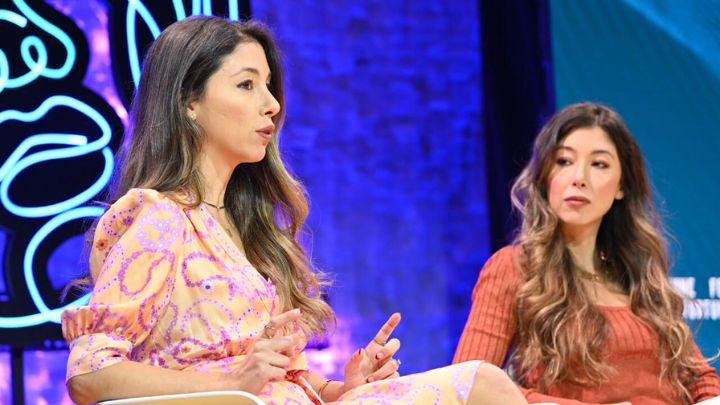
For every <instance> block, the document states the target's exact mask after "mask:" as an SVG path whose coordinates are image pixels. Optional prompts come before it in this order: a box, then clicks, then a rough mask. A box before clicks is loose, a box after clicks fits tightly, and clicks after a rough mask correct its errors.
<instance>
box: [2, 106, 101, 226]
mask: <svg viewBox="0 0 720 405" xmlns="http://www.w3.org/2000/svg"><path fill="white" fill-rule="evenodd" d="M58 106H66V107H69V108H73V109H75V110H77V111H80V112H82V113H83V114H85V115H86V116H87V117H88V118H90V119H92V120H93V121H94V122H95V123H96V124H97V125H98V127H100V130H101V131H102V135H101V136H100V138H98V139H96V140H94V141H92V142H89V143H87V138H85V137H83V136H82V135H75V134H39V135H34V136H31V137H29V138H27V139H25V140H24V141H23V142H22V143H21V144H20V146H18V148H17V149H16V150H15V151H14V152H13V153H12V154H11V155H10V157H9V158H8V160H7V161H6V162H5V163H4V164H3V165H2V166H0V202H2V204H3V205H4V206H5V208H7V210H8V211H10V212H12V213H13V214H15V215H18V216H21V217H26V218H38V217H45V216H50V215H55V214H58V213H60V212H63V211H66V210H68V209H71V208H74V207H77V206H79V205H80V204H83V203H85V202H87V201H89V200H90V199H91V198H92V197H93V196H95V195H97V194H98V193H99V192H100V191H101V190H102V189H103V187H105V185H106V184H107V183H108V181H109V180H110V176H111V175H112V169H113V166H114V162H113V156H112V152H111V151H110V149H109V148H107V145H108V144H109V142H110V138H111V135H112V134H111V130H110V124H108V122H107V121H106V120H105V118H104V117H103V116H102V115H101V114H100V113H98V112H97V111H95V110H94V109H93V108H92V107H90V106H89V105H87V104H85V103H83V102H82V101H80V100H77V99H75V98H72V97H68V96H53V97H50V98H48V99H47V100H45V101H44V102H43V103H42V104H41V105H40V107H38V108H37V109H36V110H34V111H32V112H27V113H24V112H20V111H16V110H7V111H3V112H0V124H2V123H3V122H5V121H8V120H17V121H23V122H29V121H36V120H38V119H40V118H41V117H42V116H44V115H45V114H47V112H48V111H49V110H50V109H52V108H55V107H58ZM47 141H51V142H52V144H64V145H69V146H68V147H65V148H58V149H51V150H43V151H40V152H36V153H30V154H28V155H25V153H26V152H27V151H28V150H30V148H32V147H33V146H35V145H40V144H43V142H47ZM101 149H102V153H103V157H104V158H105V167H104V169H103V172H102V174H101V175H100V177H99V178H98V179H97V180H96V181H95V182H94V183H93V184H92V185H91V186H90V187H88V188H87V189H86V190H84V191H83V192H81V193H79V194H78V195H76V196H74V197H71V198H69V199H67V200H65V201H61V202H58V203H55V204H50V205H44V206H38V207H25V206H21V205H18V204H15V203H14V202H13V201H12V200H11V199H10V195H9V189H10V185H11V184H12V181H13V179H15V177H16V176H17V175H18V174H20V173H21V172H22V171H23V170H25V169H27V168H28V167H30V166H32V165H35V164H38V163H41V162H44V161H47V160H55V159H66V158H70V157H77V156H82V155H87V154H89V153H92V152H97V151H99V150H101Z"/></svg>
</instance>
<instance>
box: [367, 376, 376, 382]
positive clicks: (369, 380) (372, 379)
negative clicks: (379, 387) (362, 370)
mask: <svg viewBox="0 0 720 405" xmlns="http://www.w3.org/2000/svg"><path fill="white" fill-rule="evenodd" d="M373 381H375V378H373V377H368V379H367V382H369V383H371V382H373Z"/></svg>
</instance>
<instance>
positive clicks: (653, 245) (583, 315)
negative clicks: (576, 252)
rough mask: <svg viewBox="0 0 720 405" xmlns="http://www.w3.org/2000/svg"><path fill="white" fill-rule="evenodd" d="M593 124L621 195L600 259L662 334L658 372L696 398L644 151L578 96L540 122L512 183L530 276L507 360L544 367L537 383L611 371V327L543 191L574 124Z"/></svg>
mask: <svg viewBox="0 0 720 405" xmlns="http://www.w3.org/2000/svg"><path fill="white" fill-rule="evenodd" d="M590 127H598V128H601V129H602V130H603V131H605V133H606V134H607V135H608V136H609V138H610V139H611V140H612V142H613V144H614V145H615V147H616V149H617V151H618V154H619V160H620V164H621V171H622V174H621V180H620V182H621V183H620V185H621V189H622V191H623V193H624V198H623V199H622V200H615V202H614V203H613V205H612V207H611V208H610V210H609V211H608V212H607V214H605V216H604V217H603V219H602V222H601V225H600V229H599V231H598V236H597V242H596V243H597V245H596V248H595V252H596V255H597V256H598V257H596V260H595V262H596V263H598V265H599V266H601V267H602V270H603V271H607V272H609V273H610V274H612V276H613V278H614V280H616V281H617V283H618V284H619V285H620V286H621V288H622V290H623V292H624V293H625V294H627V295H628V296H629V297H630V309H631V311H632V312H633V314H635V315H636V316H638V317H639V318H640V319H642V320H643V321H644V322H645V323H646V324H647V325H649V326H650V327H651V328H652V329H653V330H654V331H655V332H656V333H657V335H658V338H659V342H660V365H661V373H660V379H661V380H662V379H663V378H665V376H667V378H668V379H669V381H670V383H671V384H672V387H673V388H674V390H675V392H676V393H677V394H678V397H679V398H680V399H681V400H682V401H683V402H685V403H690V402H691V400H692V398H691V396H690V393H689V391H688V389H687V388H686V387H687V386H688V385H689V384H691V383H692V382H693V379H694V378H695V376H696V368H697V366H698V365H699V364H700V361H699V360H697V359H696V358H695V357H694V355H693V345H692V335H691V333H690V331H689V328H688V326H687V325H686V323H685V322H684V321H683V319H682V312H683V298H682V297H681V296H680V294H678V293H677V292H676V291H675V290H674V289H673V287H672V285H671V283H670V280H669V277H668V271H669V257H668V249H667V245H666V241H665V238H664V235H665V232H664V228H663V225H662V222H661V219H660V217H659V215H658V213H657V210H656V209H655V206H654V204H653V199H652V195H651V188H650V184H649V181H648V177H647V174H646V170H645V164H644V159H643V155H642V153H641V151H640V147H639V146H638V144H637V142H636V141H635V140H634V139H633V137H632V135H631V134H630V131H629V130H628V128H627V126H626V125H625V123H624V122H623V120H622V118H620V116H619V115H618V114H617V113H616V112H615V111H613V110H611V109H610V108H608V107H606V106H603V105H600V104H594V103H579V104H574V105H570V106H568V107H567V108H565V109H563V110H562V111H560V112H558V113H557V114H555V115H554V116H553V117H552V118H551V119H550V120H549V122H548V123H547V124H546V125H545V126H544V127H543V128H542V129H541V130H540V133H539V134H538V136H537V138H536V140H535V144H534V147H533V153H532V157H531V159H530V161H529V163H528V164H527V166H526V167H525V168H524V170H523V171H522V173H521V174H520V176H519V177H518V179H517V180H516V181H515V184H514V185H513V187H512V202H513V205H514V207H515V208H516V209H517V211H518V212H519V213H520V215H521V218H522V225H521V228H520V230H519V232H518V235H517V237H516V239H515V244H517V245H520V246H521V247H522V249H521V251H522V254H520V255H519V257H518V260H519V262H520V263H519V265H520V268H522V269H523V271H524V279H523V281H522V283H521V285H520V287H519V290H518V294H517V301H516V304H517V305H516V311H517V313H516V315H517V330H518V334H517V337H516V341H515V342H514V350H513V352H512V354H511V357H510V362H509V364H510V368H511V369H512V371H513V373H514V374H515V376H516V378H517V379H518V380H519V381H520V382H521V383H524V384H528V383H529V381H528V378H529V375H530V373H531V371H532V370H534V369H535V368H536V367H538V366H540V367H542V369H543V370H544V375H543V376H542V377H541V379H540V380H539V381H538V384H540V386H539V387H537V388H538V389H540V390H546V389H547V388H548V387H549V386H551V385H552V384H556V383H561V382H572V383H578V384H584V385H587V384H596V383H600V382H602V381H604V380H607V378H608V376H609V374H610V373H612V371H613V370H612V367H611V366H609V365H608V364H606V363H605V362H604V361H603V358H602V357H601V356H600V350H601V346H602V344H603V341H604V340H605V338H606V337H607V335H608V326H607V324H606V321H605V318H604V317H603V316H602V315H601V314H600V313H599V312H598V310H597V308H596V307H595V306H594V305H593V304H592V302H591V301H590V300H589V298H588V297H589V296H590V294H589V293H588V292H587V291H586V289H585V287H584V284H583V283H582V281H581V280H580V279H579V278H578V277H576V276H575V274H576V272H575V271H574V268H575V264H574V263H573V260H572V257H571V255H570V251H569V250H568V247H567V245H566V243H565V242H564V240H563V238H562V236H561V234H560V231H559V226H558V225H559V223H558V217H557V216H556V214H555V213H554V212H553V210H552V209H551V208H550V205H549V203H548V196H547V180H548V176H549V174H550V172H551V170H552V167H553V164H554V157H555V153H556V150H557V147H558V146H559V144H560V143H561V141H562V140H563V139H564V138H565V137H566V136H567V135H568V134H570V133H571V132H572V131H574V130H576V129H578V128H590ZM600 252H604V253H603V254H604V256H603V257H602V258H600ZM659 383H660V381H658V384H659Z"/></svg>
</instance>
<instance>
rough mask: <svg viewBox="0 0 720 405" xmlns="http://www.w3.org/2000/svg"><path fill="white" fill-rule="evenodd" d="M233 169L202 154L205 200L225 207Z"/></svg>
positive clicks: (201, 163) (201, 171) (201, 166)
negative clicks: (226, 192)
mask: <svg viewBox="0 0 720 405" xmlns="http://www.w3.org/2000/svg"><path fill="white" fill-rule="evenodd" d="M232 172H233V168H231V167H229V166H227V165H224V164H221V163H219V162H218V161H217V160H213V159H210V158H209V156H208V155H206V154H204V153H203V154H202V157H201V159H200V175H201V176H202V182H203V190H202V192H203V194H202V195H203V199H204V200H205V201H206V202H209V203H211V204H213V205H216V206H218V207H220V206H223V205H225V190H226V189H227V185H228V182H230V176H231V175H232Z"/></svg>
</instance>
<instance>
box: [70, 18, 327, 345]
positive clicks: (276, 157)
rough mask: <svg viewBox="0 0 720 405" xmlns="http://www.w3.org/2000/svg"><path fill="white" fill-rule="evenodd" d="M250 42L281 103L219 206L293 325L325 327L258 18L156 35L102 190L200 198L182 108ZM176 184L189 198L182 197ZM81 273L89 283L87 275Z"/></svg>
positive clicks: (319, 276) (299, 191)
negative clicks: (294, 316)
mask: <svg viewBox="0 0 720 405" xmlns="http://www.w3.org/2000/svg"><path fill="white" fill-rule="evenodd" d="M252 42H254V43H258V44H259V45H261V46H262V48H263V50H264V51H265V56H266V58H267V62H268V65H269V67H270V72H271V82H270V85H269V89H270V92H271V93H272V95H273V96H274V97H275V99H276V100H277V101H278V103H279V104H280V112H279V113H278V114H277V115H275V116H274V117H273V118H272V120H273V123H274V124H275V128H276V129H275V133H274V134H273V137H272V140H271V141H270V143H269V144H268V145H267V148H266V154H265V157H264V158H263V159H262V160H261V161H260V162H257V163H244V164H240V165H238V166H237V167H236V168H235V170H234V171H233V173H232V176H231V178H230V181H229V183H228V185H227V189H226V192H225V199H224V205H225V207H226V209H227V211H228V213H229V214H230V216H231V218H232V221H233V222H234V224H235V226H236V227H237V229H238V231H239V234H240V239H241V241H242V244H243V248H244V249H245V254H246V255H247V258H248V260H249V261H250V263H251V264H252V265H253V266H254V267H255V268H256V269H257V270H258V271H259V272H260V273H261V274H262V275H263V276H264V277H266V278H269V279H270V280H272V281H273V283H274V284H275V287H276V289H277V291H278V296H279V298H280V301H281V307H282V308H283V309H284V310H289V309H292V308H300V309H301V310H302V311H303V315H304V316H303V318H302V320H301V321H300V323H301V325H300V326H301V328H302V329H303V330H304V331H305V332H306V333H308V334H310V335H318V334H323V333H326V332H327V331H328V329H329V328H330V327H332V326H334V323H335V316H334V314H333V312H332V310H331V309H330V307H329V306H328V305H327V303H326V302H325V301H323V300H322V298H321V296H320V295H321V289H322V288H325V287H326V286H327V285H329V282H327V281H325V275H324V274H323V273H321V272H319V271H317V270H316V269H314V268H313V266H312V263H311V261H310V260H309V258H308V257H307V255H306V253H305V251H304V250H303V248H302V247H301V246H300V244H299V242H298V239H299V238H300V237H301V236H302V235H303V232H302V231H303V226H304V223H305V220H306V218H307V215H308V202H307V197H306V193H305V189H304V187H303V186H302V184H300V182H299V181H298V180H296V179H295V178H294V177H293V176H292V175H291V174H290V173H289V172H288V170H287V169H286V167H285V165H284V164H283V161H282V159H281V156H280V151H279V147H278V138H279V137H278V135H279V131H280V128H281V126H282V122H283V118H284V115H285V114H284V113H285V100H284V96H283V85H282V69H281V62H280V54H279V50H278V48H277V46H276V44H275V41H274V39H273V37H272V35H271V33H270V31H269V29H268V28H267V27H266V26H264V25H263V24H261V23H259V22H256V21H249V22H237V21H230V20H226V19H222V18H218V17H206V16H200V17H190V18H187V19H184V20H181V21H179V22H176V23H174V24H172V25H170V26H169V27H167V28H166V29H165V30H164V31H163V32H162V33H161V34H160V36H159V37H158V38H157V39H156V40H155V42H153V44H152V46H151V47H150V49H149V51H148V53H147V56H146V58H145V61H144V64H143V71H142V76H141V79H140V83H139V86H138V89H137V91H136V94H135V96H134V98H133V102H132V107H131V111H130V126H129V128H128V131H127V132H126V134H127V135H126V137H125V139H124V140H123V143H122V148H121V150H120V152H119V153H118V165H117V167H118V170H117V171H116V174H115V176H114V178H113V181H112V183H111V186H110V188H109V192H108V198H107V199H108V203H112V202H114V201H116V200H117V199H118V198H120V197H121V196H123V195H124V194H125V193H127V192H128V191H129V190H130V189H132V188H150V189H154V190H157V191H159V192H163V193H167V194H166V195H167V196H168V197H170V198H173V199H174V200H176V202H178V203H180V204H183V205H188V206H190V207H197V206H198V205H199V204H200V202H201V201H202V200H203V199H204V196H203V187H202V184H203V179H202V176H201V173H200V172H199V156H200V153H201V148H202V144H203V136H204V135H203V133H202V130H201V128H199V126H198V125H197V124H196V123H195V121H193V120H192V119H190V118H189V117H188V114H187V109H188V106H189V105H190V104H191V103H192V102H193V101H196V100H198V99H200V98H201V97H202V96H203V95H204V93H205V90H206V86H207V82H208V79H209V78H210V76H211V75H212V74H213V73H215V72H216V71H217V70H218V69H219V68H220V66H221V65H222V63H223V61H224V58H225V57H226V56H227V55H228V54H230V53H232V52H233V51H234V50H235V48H236V47H237V46H238V45H239V44H242V43H252ZM183 193H184V195H186V196H187V194H188V193H189V194H190V198H182V197H181V196H182V195H183ZM188 201H189V202H188ZM85 281H86V284H88V282H89V283H91V282H92V280H90V279H89V278H87V277H86V278H85ZM82 283H83V281H82V280H80V281H78V282H76V283H75V284H76V285H80V284H82Z"/></svg>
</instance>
